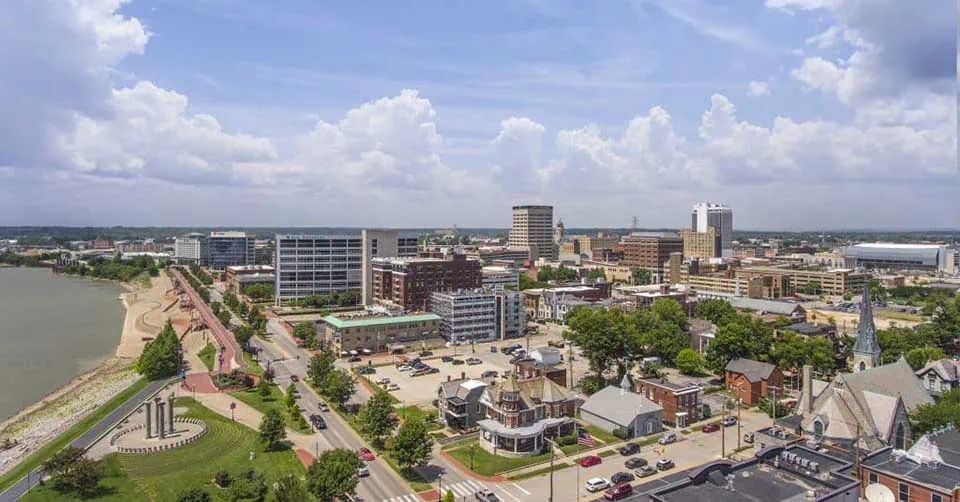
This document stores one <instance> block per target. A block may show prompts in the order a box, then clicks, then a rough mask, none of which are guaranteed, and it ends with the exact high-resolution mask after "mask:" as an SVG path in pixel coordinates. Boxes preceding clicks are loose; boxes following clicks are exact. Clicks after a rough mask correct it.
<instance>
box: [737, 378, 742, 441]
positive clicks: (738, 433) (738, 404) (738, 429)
mask: <svg viewBox="0 0 960 502" xmlns="http://www.w3.org/2000/svg"><path fill="white" fill-rule="evenodd" d="M742 387H743V383H741V384H740V390H741V392H742V390H743V389H742ZM742 396H743V394H740V396H737V450H739V449H740V438H741V437H743V434H741V433H740V420H741V419H740V417H741V415H740V410H742V409H743V397H742Z"/></svg>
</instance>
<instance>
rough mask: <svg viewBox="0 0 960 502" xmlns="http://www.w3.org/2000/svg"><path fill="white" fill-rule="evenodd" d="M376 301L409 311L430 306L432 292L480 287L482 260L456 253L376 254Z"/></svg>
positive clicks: (374, 270) (374, 289) (374, 294)
mask: <svg viewBox="0 0 960 502" xmlns="http://www.w3.org/2000/svg"><path fill="white" fill-rule="evenodd" d="M371 262H372V263H371V267H372V268H373V291H372V298H373V300H374V301H375V302H377V303H381V304H386V305H391V306H397V307H401V308H403V309H404V310H407V311H411V312H412V311H418V310H426V308H427V305H428V303H429V300H430V295H431V293H434V292H442V291H455V290H458V289H474V288H479V287H480V286H481V283H482V279H481V277H482V275H481V272H480V269H481V267H482V265H481V263H480V260H471V259H467V257H466V256H464V255H462V254H457V253H454V254H453V256H450V257H449V258H428V257H416V258H384V257H381V258H373V259H372V260H371Z"/></svg>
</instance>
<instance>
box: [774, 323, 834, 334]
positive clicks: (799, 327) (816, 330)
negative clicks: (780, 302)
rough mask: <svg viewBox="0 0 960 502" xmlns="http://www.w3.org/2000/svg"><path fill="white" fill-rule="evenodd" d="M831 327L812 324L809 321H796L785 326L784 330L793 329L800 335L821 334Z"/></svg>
mask: <svg viewBox="0 0 960 502" xmlns="http://www.w3.org/2000/svg"><path fill="white" fill-rule="evenodd" d="M830 329H831V327H830V326H822V325H819V324H811V323H809V322H795V323H793V324H790V325H787V326H784V327H783V330H784V331H793V332H794V333H797V334H798V335H807V336H810V335H819V334H821V333H824V332H827V331H829V330H830Z"/></svg>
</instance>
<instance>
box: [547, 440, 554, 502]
mask: <svg viewBox="0 0 960 502" xmlns="http://www.w3.org/2000/svg"><path fill="white" fill-rule="evenodd" d="M544 439H545V440H546V441H547V442H548V443H550V498H548V499H547V501H548V502H553V459H554V458H555V457H556V451H554V448H555V447H556V446H557V445H556V443H554V442H553V440H552V439H550V438H547V437H544Z"/></svg>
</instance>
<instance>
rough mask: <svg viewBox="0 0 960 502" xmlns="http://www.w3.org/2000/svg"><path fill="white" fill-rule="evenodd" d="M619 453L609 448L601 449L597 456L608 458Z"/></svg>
mask: <svg viewBox="0 0 960 502" xmlns="http://www.w3.org/2000/svg"><path fill="white" fill-rule="evenodd" d="M617 453H618V452H617V450H607V451H601V452H600V453H597V456H598V457H600V458H607V457H612V456H614V455H616V454H617Z"/></svg>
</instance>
